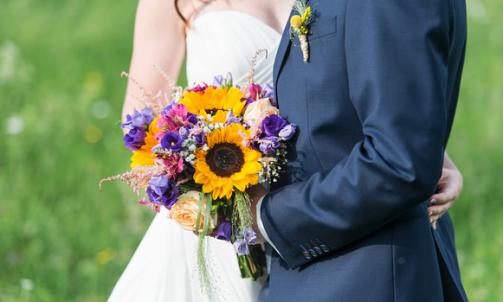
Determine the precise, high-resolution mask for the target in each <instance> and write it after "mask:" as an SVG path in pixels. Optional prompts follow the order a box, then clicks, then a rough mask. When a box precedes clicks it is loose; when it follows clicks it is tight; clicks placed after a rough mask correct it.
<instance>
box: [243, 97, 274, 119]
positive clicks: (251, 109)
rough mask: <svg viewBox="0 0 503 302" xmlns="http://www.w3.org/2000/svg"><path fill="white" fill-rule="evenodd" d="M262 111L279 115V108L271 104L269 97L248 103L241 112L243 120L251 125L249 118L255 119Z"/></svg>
mask: <svg viewBox="0 0 503 302" xmlns="http://www.w3.org/2000/svg"><path fill="white" fill-rule="evenodd" d="M262 112H267V115H271V114H277V115H279V109H278V108H276V107H274V106H272V105H271V101H270V100H269V98H263V99H260V100H258V101H256V102H253V103H251V104H250V105H248V107H247V108H246V111H245V114H243V121H244V122H245V123H247V124H248V125H251V120H257V119H258V118H259V116H260V114H261V113H262Z"/></svg>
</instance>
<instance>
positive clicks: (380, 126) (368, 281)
mask: <svg viewBox="0 0 503 302" xmlns="http://www.w3.org/2000/svg"><path fill="white" fill-rule="evenodd" d="M309 5H310V6H311V8H312V9H313V11H315V20H314V22H313V23H312V24H311V26H310V28H309V30H311V31H312V33H311V34H310V35H309V36H308V41H309V49H310V51H309V62H308V63H307V64H306V63H304V62H303V56H302V51H301V49H300V47H299V46H298V41H297V40H296V41H294V42H290V40H289V36H288V33H289V28H288V27H287V28H286V30H285V33H284V35H283V38H282V41H281V45H280V49H279V51H278V54H277V57H276V63H275V68H274V82H275V85H276V98H277V100H278V103H279V107H280V109H281V114H282V115H283V116H285V117H286V118H287V119H288V121H289V122H291V123H294V124H296V125H297V129H298V133H297V136H296V141H295V144H294V146H293V147H291V148H290V150H289V153H288V157H289V158H288V160H289V165H288V167H287V172H286V173H284V174H283V175H282V176H281V177H280V181H279V182H278V183H274V184H273V187H272V191H271V193H268V194H265V193H266V192H262V191H261V189H260V188H259V189H252V190H251V195H252V198H253V200H254V202H253V206H256V208H257V211H256V215H257V217H255V218H256V221H257V225H256V226H255V230H256V231H257V232H258V233H259V236H260V233H261V235H262V236H263V237H265V239H266V240H267V241H268V242H269V243H270V244H271V245H272V246H273V247H274V251H273V255H272V265H271V275H270V284H269V298H268V299H269V301H351V302H353V301H407V302H413V301H417V302H425V301H467V298H466V295H465V293H464V290H463V286H462V284H461V280H460V276H459V269H458V266H457V258H456V251H455V247H454V238H453V229H452V224H451V221H450V218H449V216H448V215H445V216H444V217H443V218H442V219H440V221H439V226H438V227H437V230H436V231H435V230H432V228H431V227H430V225H429V218H428V213H427V212H426V208H427V206H428V204H429V201H428V198H429V197H430V196H431V195H432V194H433V193H434V192H435V189H436V184H437V181H438V180H439V178H440V175H441V171H442V160H443V153H444V150H445V147H446V144H447V141H448V138H449V133H450V130H451V127H452V122H453V118H454V112H455V108H456V103H457V99H458V91H459V84H460V79H461V71H462V67H463V60H464V52H465V45H466V44H465V43H466V17H465V15H466V11H465V2H464V0H382V1H376V0H311V1H310V2H309ZM288 26H289V25H288ZM264 194H265V195H264Z"/></svg>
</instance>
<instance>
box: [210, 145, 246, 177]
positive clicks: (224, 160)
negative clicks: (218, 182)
mask: <svg viewBox="0 0 503 302" xmlns="http://www.w3.org/2000/svg"><path fill="white" fill-rule="evenodd" d="M206 163H207V164H208V166H209V167H210V170H211V171H212V172H213V173H215V174H216V175H217V176H219V177H230V176H231V175H232V174H234V173H238V172H240V171H241V167H243V165H244V163H245V159H244V154H243V151H241V149H240V148H239V146H236V145H234V144H229V143H221V144H216V145H215V146H214V147H213V148H211V150H210V151H208V153H207V154H206Z"/></svg>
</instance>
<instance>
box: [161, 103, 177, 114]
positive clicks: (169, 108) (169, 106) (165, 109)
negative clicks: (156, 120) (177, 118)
mask: <svg viewBox="0 0 503 302" xmlns="http://www.w3.org/2000/svg"><path fill="white" fill-rule="evenodd" d="M176 104H177V103H176V102H174V101H173V102H171V103H169V104H168V106H166V107H164V109H162V111H161V115H169V111H170V110H171V109H173V106H175V105H176Z"/></svg>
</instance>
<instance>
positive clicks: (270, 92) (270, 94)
mask: <svg viewBox="0 0 503 302" xmlns="http://www.w3.org/2000/svg"><path fill="white" fill-rule="evenodd" d="M264 92H265V93H264V97H265V98H270V99H274V87H272V85H271V84H265V86H264Z"/></svg>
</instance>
